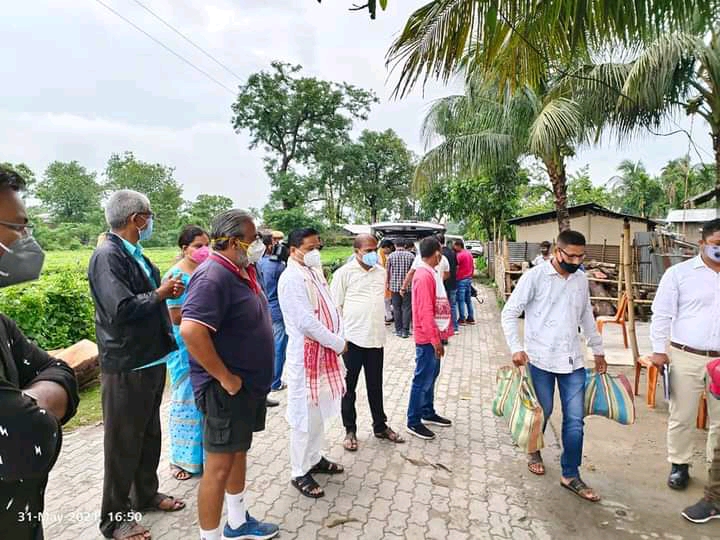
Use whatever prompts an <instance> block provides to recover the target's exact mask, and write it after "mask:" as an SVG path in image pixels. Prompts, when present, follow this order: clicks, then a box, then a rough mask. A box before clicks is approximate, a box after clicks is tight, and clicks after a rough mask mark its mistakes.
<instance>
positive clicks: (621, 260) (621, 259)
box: [617, 233, 625, 305]
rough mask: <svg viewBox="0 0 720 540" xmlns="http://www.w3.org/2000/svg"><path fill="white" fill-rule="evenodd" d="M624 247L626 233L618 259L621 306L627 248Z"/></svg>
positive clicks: (621, 239)
mask: <svg viewBox="0 0 720 540" xmlns="http://www.w3.org/2000/svg"><path fill="white" fill-rule="evenodd" d="M623 246H625V236H624V233H623V236H622V237H620V256H619V257H618V258H619V259H620V261H619V264H618V281H617V288H618V289H617V294H618V296H617V301H618V305H620V300H622V295H623V273H624V268H623V261H624V260H625V248H624V247H623Z"/></svg>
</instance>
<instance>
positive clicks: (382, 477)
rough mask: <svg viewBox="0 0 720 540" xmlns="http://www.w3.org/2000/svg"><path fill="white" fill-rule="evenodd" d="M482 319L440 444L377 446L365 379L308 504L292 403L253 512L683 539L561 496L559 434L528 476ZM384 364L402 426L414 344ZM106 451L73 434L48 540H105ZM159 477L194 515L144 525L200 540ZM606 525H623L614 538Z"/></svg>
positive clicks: (262, 453) (260, 445) (450, 369)
mask: <svg viewBox="0 0 720 540" xmlns="http://www.w3.org/2000/svg"><path fill="white" fill-rule="evenodd" d="M485 294H486V297H487V295H491V294H492V293H489V292H488V291H485ZM477 320H478V325H477V326H475V327H473V328H466V329H464V330H463V332H462V334H461V335H460V336H458V337H456V338H454V340H453V341H452V343H451V347H450V348H449V354H448V356H447V358H446V359H445V360H444V361H443V368H442V373H441V375H440V379H439V385H438V389H437V397H436V404H437V408H438V411H439V412H440V413H441V414H444V415H446V416H448V417H450V418H452V419H453V420H454V422H455V425H454V426H453V427H452V428H449V429H441V428H438V429H437V430H436V431H437V433H438V438H437V439H436V440H434V441H421V440H419V439H415V438H412V439H410V440H409V441H408V443H406V444H404V445H399V446H394V445H392V444H390V443H387V442H384V441H379V440H377V439H375V438H374V437H372V433H371V429H370V426H371V422H370V417H369V411H368V407H367V405H366V401H365V399H364V395H365V394H364V389H363V386H362V383H361V387H360V389H359V392H358V395H359V399H358V413H359V422H358V424H359V426H360V428H361V429H360V433H359V434H358V437H359V443H360V450H359V451H358V452H357V453H349V452H345V451H344V450H343V449H342V446H341V442H342V437H343V430H342V425H341V424H340V422H339V421H338V422H337V424H336V425H335V426H333V428H332V429H331V430H330V431H329V434H328V440H329V442H330V448H329V452H330V456H331V457H333V458H335V459H338V460H340V461H341V462H342V463H343V464H344V465H345V467H346V474H345V475H342V476H335V477H331V478H327V477H319V479H322V480H321V484H322V485H323V487H324V489H325V491H326V496H325V498H323V499H319V500H317V501H314V500H311V499H308V498H305V497H302V496H301V495H300V494H299V493H298V492H297V491H296V490H295V489H294V488H292V487H291V486H290V485H289V471H290V468H289V460H288V428H287V424H286V423H285V420H284V405H285V404H284V402H283V403H281V406H280V407H279V408H276V409H270V411H269V414H268V424H267V429H266V431H265V432H263V433H262V434H260V436H259V437H257V438H256V442H255V443H254V446H253V448H252V450H251V454H250V456H249V486H248V492H249V509H250V511H251V512H252V514H253V515H254V516H255V517H257V518H260V519H266V520H271V521H274V522H277V523H279V524H280V525H281V535H280V538H282V539H287V540H290V539H295V538H297V539H315V538H339V539H342V540H350V539H353V538H363V539H370V540H373V539H380V538H388V539H391V538H410V539H422V538H433V539H443V540H444V539H461V538H480V539H501V538H502V539H512V540H524V539H544V538H585V539H588V538H609V537H612V538H626V537H627V538H639V537H644V538H650V537H655V538H665V537H667V538H675V539H677V538H681V537H682V536H680V535H674V536H666V534H669V533H668V529H666V528H664V527H663V526H662V524H661V523H657V524H653V523H649V524H648V523H642V524H638V523H637V522H636V523H634V524H632V523H631V524H629V525H628V524H627V523H626V521H627V520H631V521H637V516H636V515H635V514H633V513H632V512H630V511H629V510H628V511H626V512H619V513H618V508H627V507H626V506H623V505H618V504H617V503H613V502H612V501H610V502H607V503H606V504H605V505H604V506H602V507H600V506H596V507H594V508H589V505H588V504H584V503H582V502H581V501H576V500H575V499H574V498H572V496H570V495H567V494H566V493H562V492H561V491H564V490H561V489H560V488H559V486H558V485H557V475H558V465H557V464H556V463H553V461H557V460H558V457H557V443H556V442H555V439H554V437H553V435H552V433H549V436H548V439H549V440H548V443H549V446H550V448H548V450H547V452H546V460H547V461H548V467H549V472H550V473H552V476H549V477H548V478H545V479H536V478H529V474H528V473H527V471H526V469H525V466H524V461H523V458H522V456H520V455H519V454H518V452H517V451H516V449H515V448H514V447H513V445H512V443H511V441H510V438H509V435H508V434H507V430H506V428H505V425H504V423H503V420H502V419H497V418H495V417H494V416H493V415H492V412H491V410H490V404H491V402H492V398H493V393H494V374H495V370H496V368H497V367H498V366H499V365H501V364H502V363H503V362H505V361H506V359H507V350H506V348H505V345H504V342H503V340H502V336H501V331H500V327H499V322H498V311H497V308H496V306H495V301H494V298H493V297H492V296H489V299H488V301H487V302H486V303H485V304H484V305H483V306H482V308H480V309H479V310H478V315H477ZM385 363H386V367H385V407H386V413H387V415H388V417H389V423H390V425H391V426H392V427H394V428H396V429H402V428H403V427H404V419H405V412H406V407H407V401H408V394H409V390H410V381H411V374H412V370H413V366H414V346H413V344H412V343H411V341H410V340H401V339H399V338H395V337H389V339H388V344H387V347H386V360H385ZM276 395H277V394H275V396H276ZM283 397H284V396H283V395H282V393H281V394H280V399H281V400H282V398H283ZM408 437H409V436H408ZM102 455H103V447H102V427H101V426H100V427H92V428H86V429H82V430H79V431H77V432H75V433H72V434H70V435H69V436H67V438H66V441H65V446H64V448H63V453H62V455H61V457H60V459H59V462H58V464H57V466H56V467H55V470H54V471H53V473H52V474H51V479H50V484H49V487H48V490H47V499H48V502H47V506H46V515H47V516H49V517H48V519H50V520H51V521H50V522H49V523H47V524H46V532H47V538H48V539H50V540H63V539H68V540H69V539H73V540H77V539H90V538H101V537H100V535H99V532H98V529H97V522H96V520H93V515H94V514H97V513H98V512H99V504H100V495H101V488H102V477H103V473H102ZM160 476H161V490H162V491H164V492H166V493H170V494H173V495H176V496H181V497H185V499H186V500H187V502H188V508H187V509H186V510H185V511H182V512H179V513H177V514H170V515H159V514H146V515H145V516H144V517H143V520H142V523H143V524H144V525H146V526H149V527H150V528H151V530H152V533H153V538H154V539H167V540H169V539H173V540H174V539H186V538H187V539H194V538H197V532H196V530H197V525H196V523H197V521H196V504H195V497H196V489H197V483H196V481H195V480H190V481H187V482H178V481H176V480H175V479H173V478H172V477H171V475H170V473H169V471H168V464H167V461H166V459H163V461H162V463H161V467H160ZM598 477H599V475H598ZM596 478H597V477H596ZM590 479H591V480H593V481H595V478H593V477H592V476H590ZM618 491H620V492H621V491H622V489H619V490H618ZM605 493H606V492H605ZM549 505H552V507H551V508H552V511H548V508H549ZM673 510H675V511H676V509H673ZM83 513H85V514H83ZM621 515H625V516H626V517H625V518H621V517H618V516H621ZM623 519H624V520H625V521H623ZM61 520H62V521H61ZM623 524H625V525H627V526H622V525H623ZM630 525H633V526H634V529H643V530H642V531H640V530H632V527H630ZM641 525H642V526H641ZM607 527H612V529H615V530H613V531H612V534H611V535H608V533H609V532H610V531H608V530H606V528H607ZM654 527H657V532H654V531H655V528H654ZM707 532H711V531H707ZM638 535H640V536H638ZM696 537H698V538H699V536H696Z"/></svg>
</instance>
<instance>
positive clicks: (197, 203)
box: [185, 193, 233, 231]
mask: <svg viewBox="0 0 720 540" xmlns="http://www.w3.org/2000/svg"><path fill="white" fill-rule="evenodd" d="M232 207H233V201H232V199H230V198H229V197H224V196H223V195H206V194H204V193H203V194H200V195H198V196H197V197H196V198H195V200H194V201H193V202H191V203H189V205H188V209H187V214H186V216H185V221H186V222H187V223H188V224H193V225H197V226H198V227H201V228H202V229H204V230H206V231H209V230H210V225H211V224H212V221H213V219H215V216H217V215H218V214H221V213H222V212H225V211H226V210H230V209H231V208H232Z"/></svg>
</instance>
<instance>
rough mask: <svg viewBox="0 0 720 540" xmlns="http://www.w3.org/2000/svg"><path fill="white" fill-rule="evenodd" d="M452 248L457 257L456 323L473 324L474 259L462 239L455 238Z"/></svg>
mask: <svg viewBox="0 0 720 540" xmlns="http://www.w3.org/2000/svg"><path fill="white" fill-rule="evenodd" d="M453 250H454V251H455V255H456V257H457V265H458V266H457V282H458V286H457V303H458V311H459V319H458V324H460V325H464V324H469V325H473V324H475V312H474V311H473V305H472V282H473V276H474V275H475V259H473V256H472V253H470V250H469V249H465V243H464V242H463V241H462V240H455V242H454V243H453Z"/></svg>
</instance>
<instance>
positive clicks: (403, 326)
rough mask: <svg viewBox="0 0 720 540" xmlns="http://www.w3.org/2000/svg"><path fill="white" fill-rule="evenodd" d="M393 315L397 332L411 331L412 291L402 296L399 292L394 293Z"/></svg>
mask: <svg viewBox="0 0 720 540" xmlns="http://www.w3.org/2000/svg"><path fill="white" fill-rule="evenodd" d="M392 306H393V317H394V319H395V332H396V333H398V334H399V333H400V332H409V331H410V320H411V319H412V295H411V293H410V291H408V292H406V293H405V296H402V295H401V294H400V293H399V292H394V293H392Z"/></svg>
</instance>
